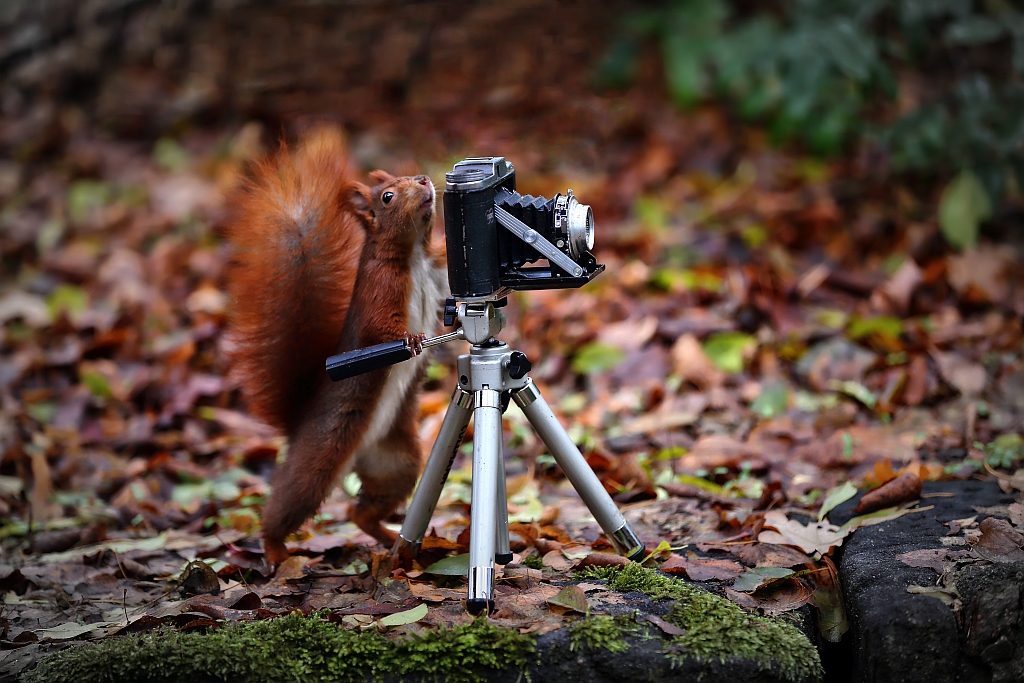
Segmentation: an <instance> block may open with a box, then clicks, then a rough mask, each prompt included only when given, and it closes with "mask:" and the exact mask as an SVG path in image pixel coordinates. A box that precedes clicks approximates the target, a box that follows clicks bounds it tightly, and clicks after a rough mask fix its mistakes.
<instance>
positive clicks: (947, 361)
mask: <svg viewBox="0 0 1024 683" xmlns="http://www.w3.org/2000/svg"><path fill="white" fill-rule="evenodd" d="M931 355H932V358H934V359H935V363H936V365H938V366H939V374H941V375H942V379H944V380H946V381H947V382H949V384H950V386H952V387H953V388H954V389H956V390H957V391H959V392H960V393H961V394H963V395H964V396H977V395H978V394H980V393H981V392H982V390H983V389H984V388H985V384H986V382H987V381H988V374H987V373H986V372H985V368H984V366H982V364H981V363H975V362H974V361H972V360H969V359H967V358H965V357H964V356H962V355H961V354H959V353H957V352H955V351H949V352H942V351H936V350H932V351H931Z"/></svg>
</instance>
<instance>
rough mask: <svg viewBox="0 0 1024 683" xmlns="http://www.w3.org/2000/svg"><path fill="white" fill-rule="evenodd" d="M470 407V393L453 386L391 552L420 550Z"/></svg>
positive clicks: (471, 396) (465, 424) (460, 439)
mask: <svg viewBox="0 0 1024 683" xmlns="http://www.w3.org/2000/svg"><path fill="white" fill-rule="evenodd" d="M472 408H473V394H471V393H467V392H465V391H463V390H462V389H461V388H459V387H458V386H456V387H455V391H454V392H452V400H451V402H450V403H449V404H448V412H446V413H445V415H444V420H443V421H442V422H441V429H440V431H438V433H437V439H436V440H435V441H434V447H433V448H431V449H430V457H429V458H428V459H427V465H426V467H424V468H423V474H422V475H421V476H420V483H419V485H418V486H417V487H416V493H414V494H413V496H412V502H410V503H409V509H408V511H407V512H406V514H405V521H404V522H403V523H402V531H401V532H400V533H399V535H398V539H397V540H396V541H395V547H394V549H393V550H392V552H395V553H397V552H400V551H401V550H403V549H405V548H409V547H411V548H412V554H413V555H415V554H416V553H417V552H418V551H419V549H420V543H422V542H423V535H424V534H426V532H427V525H429V524H430V518H431V516H432V515H433V514H434V508H436V507H437V499H438V498H439V497H440V496H441V489H442V488H443V487H444V482H445V480H446V479H448V473H449V472H450V471H451V469H452V462H454V460H455V456H456V454H457V453H458V452H459V445H460V444H461V443H462V437H463V436H465V434H466V426H467V425H469V418H470V417H472V416H473V410H472Z"/></svg>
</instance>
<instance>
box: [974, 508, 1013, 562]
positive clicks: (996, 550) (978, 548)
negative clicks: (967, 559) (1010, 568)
mask: <svg viewBox="0 0 1024 683" xmlns="http://www.w3.org/2000/svg"><path fill="white" fill-rule="evenodd" d="M978 528H979V529H981V537H980V538H979V539H978V542H977V543H976V544H975V546H974V552H976V553H978V554H979V555H981V556H982V557H984V558H985V559H986V560H989V561H992V562H1021V561H1024V536H1022V535H1021V534H1019V533H1018V532H1017V531H1015V530H1014V529H1013V527H1011V526H1010V523H1009V522H1007V521H1006V520H1005V519H996V518H995V517H986V518H985V519H983V520H982V521H981V524H980V525H979V526H978Z"/></svg>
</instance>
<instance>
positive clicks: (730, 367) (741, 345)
mask: <svg viewBox="0 0 1024 683" xmlns="http://www.w3.org/2000/svg"><path fill="white" fill-rule="evenodd" d="M755 346H757V340H756V339H754V338H753V337H751V336H750V335H749V334H744V333H743V332H720V333H718V334H713V335H711V336H710V337H708V338H707V340H706V341H705V342H704V353H706V354H707V356H708V358H710V359H711V362H712V363H714V364H715V367H717V368H718V369H719V370H722V371H724V372H729V373H737V372H743V362H744V360H745V357H746V355H747V353H748V352H749V351H751V350H753V349H754V347H755Z"/></svg>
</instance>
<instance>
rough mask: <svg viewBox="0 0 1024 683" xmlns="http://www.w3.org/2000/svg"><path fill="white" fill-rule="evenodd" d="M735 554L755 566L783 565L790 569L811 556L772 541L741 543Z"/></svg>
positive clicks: (802, 563) (808, 559) (809, 559)
mask: <svg viewBox="0 0 1024 683" xmlns="http://www.w3.org/2000/svg"><path fill="white" fill-rule="evenodd" d="M736 555H737V556H738V557H739V558H740V560H741V561H743V562H746V563H747V564H752V565H754V566H755V567H785V568H787V569H792V568H793V567H799V566H801V565H805V564H809V563H810V562H811V558H809V557H807V556H806V555H804V554H803V553H802V552H800V551H799V550H795V549H793V548H790V547H788V546H785V545H774V544H772V543H751V544H749V545H741V546H739V547H738V549H737V551H736Z"/></svg>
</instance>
